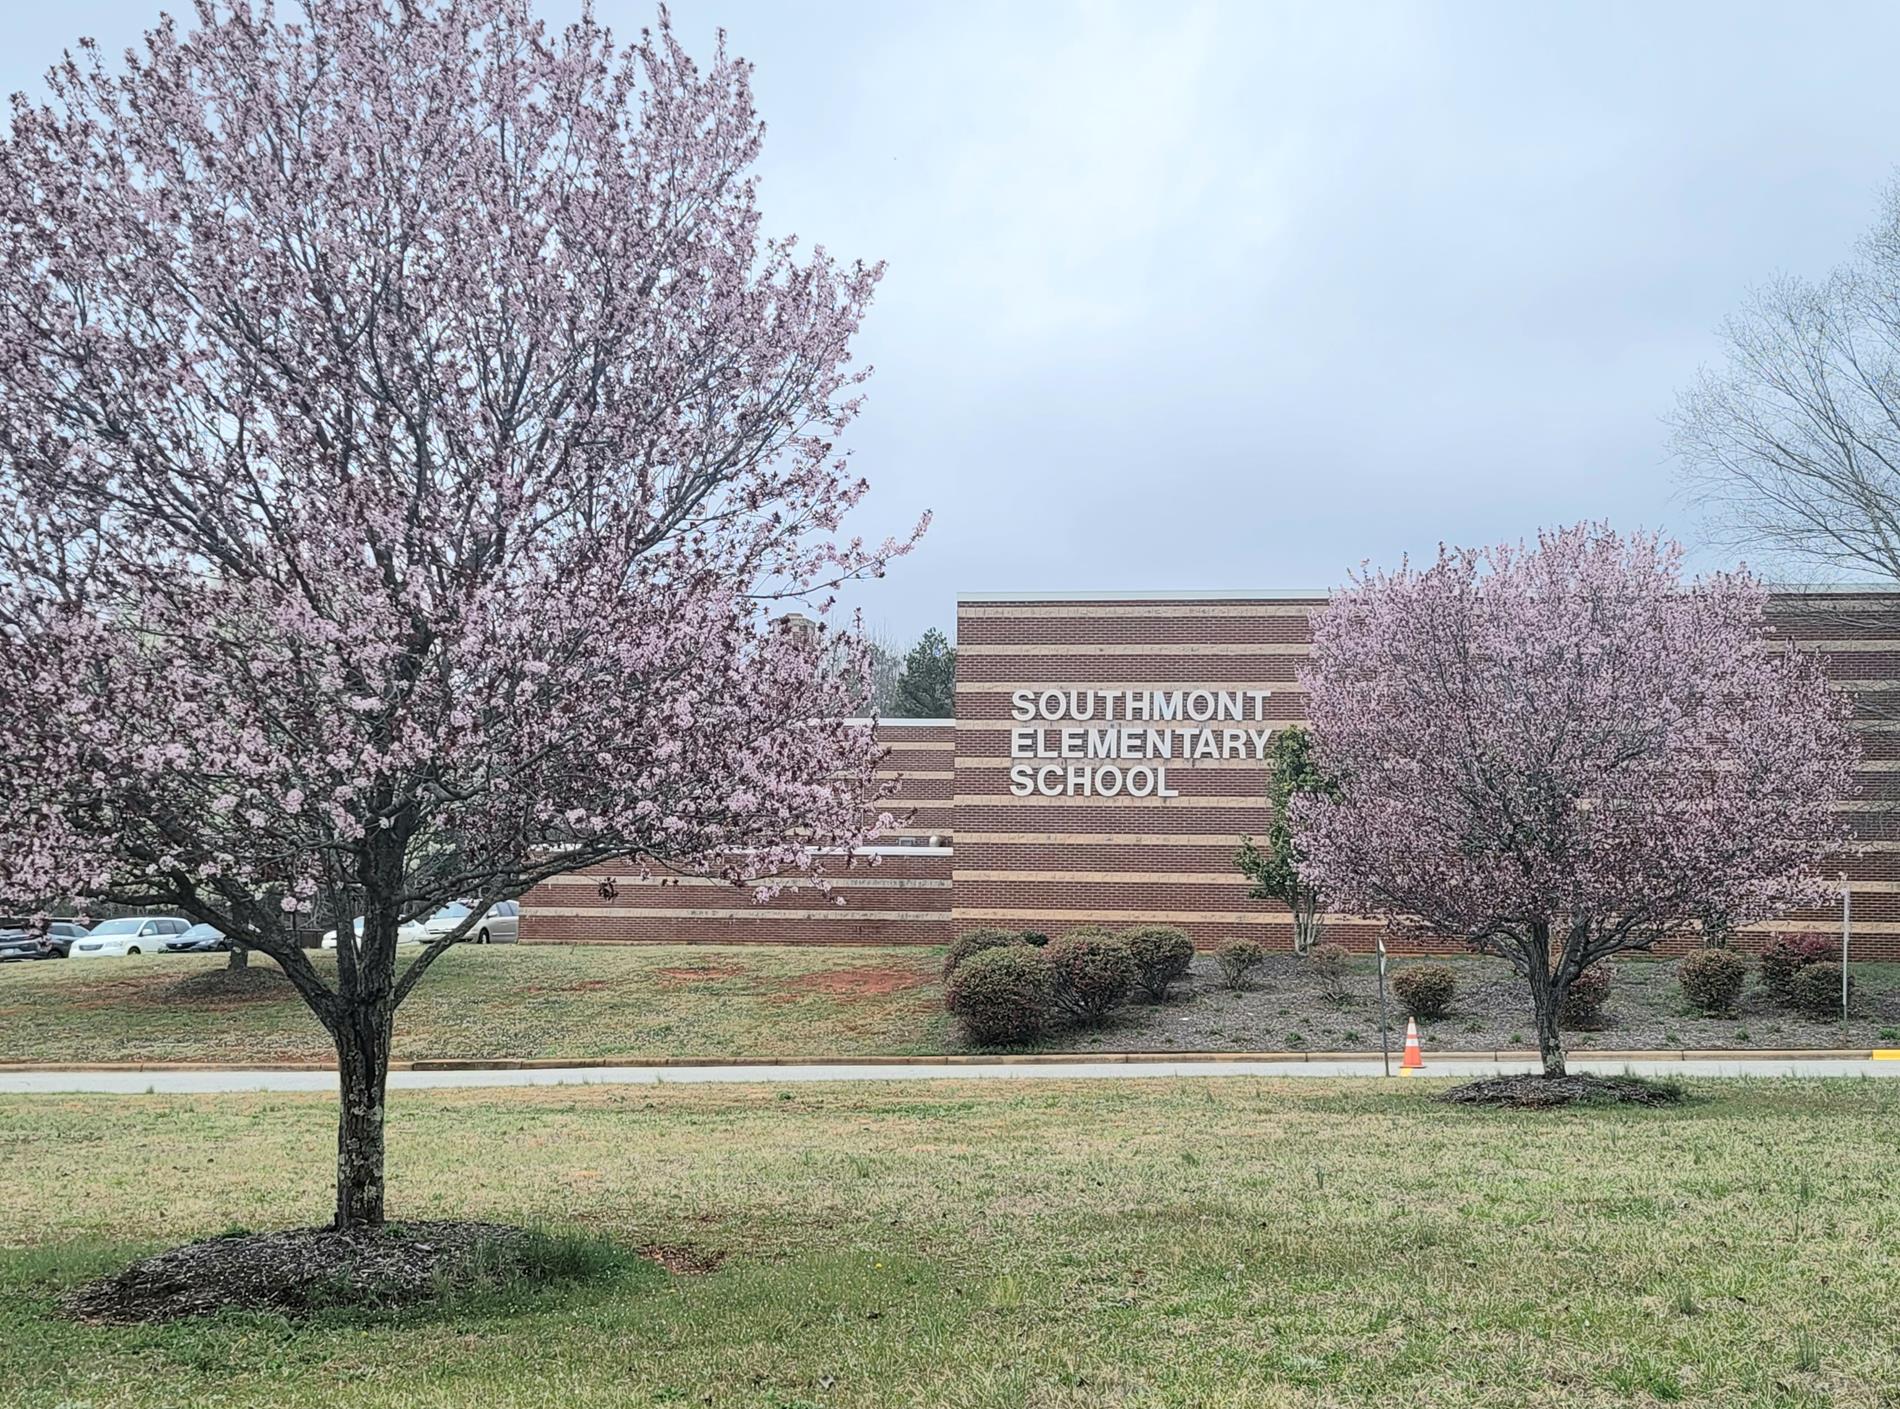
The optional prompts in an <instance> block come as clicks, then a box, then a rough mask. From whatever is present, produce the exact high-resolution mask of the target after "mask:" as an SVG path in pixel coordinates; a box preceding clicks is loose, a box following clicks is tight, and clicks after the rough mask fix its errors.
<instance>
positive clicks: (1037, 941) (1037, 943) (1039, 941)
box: [1021, 930, 1049, 949]
mask: <svg viewBox="0 0 1900 1409" xmlns="http://www.w3.org/2000/svg"><path fill="white" fill-rule="evenodd" d="M1021 938H1022V941H1023V943H1024V944H1027V945H1031V946H1033V947H1034V948H1037V949H1040V948H1042V946H1043V945H1045V944H1047V943H1048V942H1049V936H1048V935H1046V934H1044V933H1043V932H1042V931H1041V930H1024V931H1023V932H1022V936H1021Z"/></svg>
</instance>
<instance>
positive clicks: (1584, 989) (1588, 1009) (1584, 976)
mask: <svg viewBox="0 0 1900 1409" xmlns="http://www.w3.org/2000/svg"><path fill="white" fill-rule="evenodd" d="M1610 983H1611V978H1610V966H1609V965H1608V964H1601V963H1600V964H1594V965H1592V966H1591V967H1590V968H1587V969H1585V970H1584V971H1583V972H1582V973H1580V974H1578V975H1577V976H1576V977H1575V978H1573V979H1571V980H1570V987H1569V988H1567V989H1565V990H1564V1001H1563V1002H1562V1003H1560V1004H1558V1006H1557V1025H1558V1026H1559V1027H1569V1028H1578V1029H1581V1030H1586V1031H1587V1030H1588V1029H1591V1028H1597V1027H1602V1026H1603V1005H1604V1003H1606V1002H1607V1001H1609V997H1610Z"/></svg>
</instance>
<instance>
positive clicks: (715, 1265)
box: [640, 1243, 726, 1277]
mask: <svg viewBox="0 0 1900 1409" xmlns="http://www.w3.org/2000/svg"><path fill="white" fill-rule="evenodd" d="M640 1256H642V1257H644V1258H645V1259H646V1260H647V1261H648V1262H654V1263H658V1264H659V1265H660V1266H661V1267H664V1268H665V1269H666V1270H667V1271H668V1272H671V1273H673V1274H674V1275H675V1276H686V1277H700V1276H704V1275H705V1274H706V1273H708V1272H717V1271H718V1270H719V1269H720V1268H721V1267H723V1266H725V1264H726V1254H725V1253H723V1252H715V1251H713V1250H712V1249H710V1248H696V1247H690V1246H688V1245H686V1244H684V1243H652V1244H649V1245H648V1246H646V1247H643V1248H641V1249H640Z"/></svg>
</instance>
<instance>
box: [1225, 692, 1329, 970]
mask: <svg viewBox="0 0 1900 1409" xmlns="http://www.w3.org/2000/svg"><path fill="white" fill-rule="evenodd" d="M1272 769H1273V771H1272V776H1271V777H1270V778H1269V779H1268V781H1267V798H1268V801H1270V802H1271V803H1272V804H1273V821H1272V823H1271V824H1270V825H1269V826H1268V828H1267V835H1266V839H1265V841H1264V843H1263V844H1261V845H1255V843H1254V839H1253V838H1252V837H1242V838H1241V839H1240V851H1239V852H1238V853H1237V854H1236V855H1235V857H1234V862H1235V864H1236V865H1238V866H1239V867H1240V869H1241V872H1242V874H1244V875H1245V876H1246V877H1247V879H1249V880H1250V881H1252V882H1253V889H1251V890H1249V891H1248V892H1247V894H1248V896H1249V897H1250V898H1252V899H1254V900H1278V901H1280V902H1281V903H1282V904H1284V905H1285V906H1286V907H1287V908H1288V909H1289V910H1291V911H1292V912H1293V952H1294V953H1295V954H1306V953H1308V952H1310V951H1311V950H1312V948H1313V946H1314V945H1315V944H1316V943H1318V942H1319V936H1320V931H1321V929H1322V928H1323V921H1322V920H1321V918H1320V894H1319V891H1318V890H1317V889H1316V888H1315V887H1314V886H1312V885H1311V884H1310V883H1308V882H1307V881H1306V880H1305V879H1304V878H1302V877H1301V875H1300V864H1299V863H1300V855H1299V846H1298V844H1297V842H1296V840H1295V838H1294V835H1293V822H1292V817H1291V815H1290V814H1291V809H1290V808H1289V806H1288V804H1289V803H1290V802H1291V801H1292V799H1293V798H1294V797H1295V796H1296V795H1297V794H1300V793H1313V794H1317V795H1320V796H1331V795H1332V793H1333V785H1332V782H1331V780H1329V779H1328V778H1327V777H1326V775H1325V774H1323V773H1321V772H1320V770H1319V765H1318V764H1317V763H1316V762H1315V761H1314V758H1313V736H1312V734H1311V733H1309V732H1308V731H1307V730H1305V729H1302V728H1299V727H1297V726H1295V727H1294V728H1291V729H1283V730H1281V731H1280V733H1279V734H1278V735H1277V736H1276V737H1275V738H1274V741H1273V753H1272Z"/></svg>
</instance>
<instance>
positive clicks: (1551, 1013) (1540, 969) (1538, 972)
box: [1530, 960, 1564, 1076]
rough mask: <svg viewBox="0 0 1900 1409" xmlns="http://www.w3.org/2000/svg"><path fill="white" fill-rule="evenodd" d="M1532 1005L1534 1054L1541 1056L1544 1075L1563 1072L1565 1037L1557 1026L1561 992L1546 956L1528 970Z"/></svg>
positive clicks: (1560, 1074) (1557, 1074)
mask: <svg viewBox="0 0 1900 1409" xmlns="http://www.w3.org/2000/svg"><path fill="white" fill-rule="evenodd" d="M1530 981H1531V1008H1532V1010H1533V1014H1534V1019H1535V1021H1536V1023H1537V1055H1538V1056H1539V1057H1541V1058H1542V1059H1543V1062H1544V1075H1545V1076H1562V1075H1564V1040H1563V1035H1562V1034H1561V1033H1560V1032H1559V1031H1558V1030H1557V1010H1558V1009H1559V1008H1561V1007H1562V1006H1563V1001H1564V1000H1563V993H1562V990H1561V988H1560V987H1559V984H1558V978H1557V976H1556V975H1554V974H1552V973H1551V972H1550V965H1549V962H1548V960H1546V962H1545V963H1543V964H1542V965H1538V964H1533V965H1532V966H1531V972H1530Z"/></svg>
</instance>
